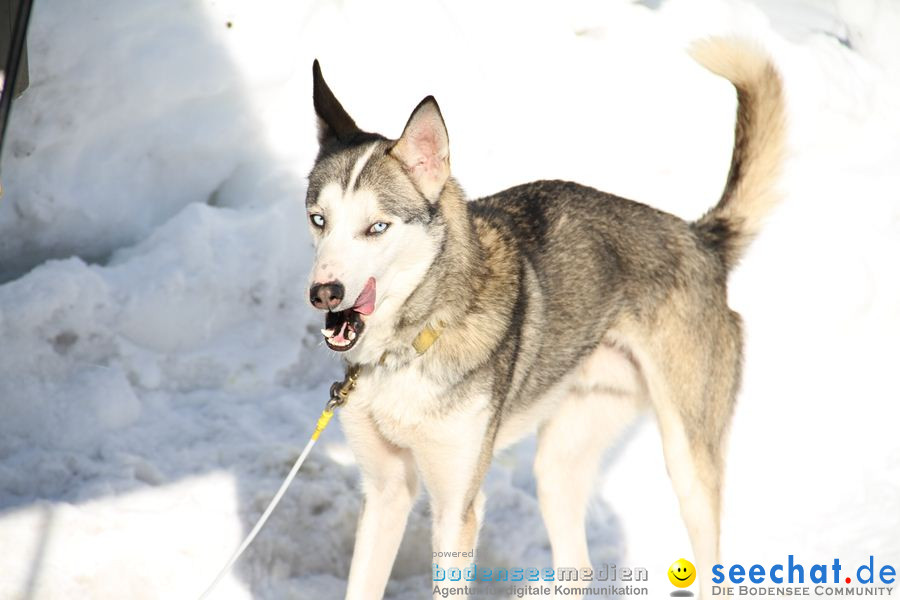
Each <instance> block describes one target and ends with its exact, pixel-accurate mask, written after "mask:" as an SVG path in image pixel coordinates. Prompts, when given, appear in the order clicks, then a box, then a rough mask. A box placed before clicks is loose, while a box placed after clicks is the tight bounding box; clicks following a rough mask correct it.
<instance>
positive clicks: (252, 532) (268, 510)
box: [200, 436, 318, 600]
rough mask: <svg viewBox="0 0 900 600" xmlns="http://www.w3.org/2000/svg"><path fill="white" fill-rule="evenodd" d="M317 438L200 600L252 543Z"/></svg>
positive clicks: (201, 597) (306, 449) (310, 443)
mask: <svg viewBox="0 0 900 600" xmlns="http://www.w3.org/2000/svg"><path fill="white" fill-rule="evenodd" d="M317 439H318V436H316V437H314V438H311V439H310V440H309V442H307V444H306V448H304V449H303V452H302V453H301V454H300V457H299V458H298V459H297V461H296V462H295V463H294V466H293V467H291V472H290V473H288V476H287V477H286V478H285V479H284V481H283V482H282V484H281V487H280V488H278V492H277V493H276V494H275V497H274V498H272V501H271V502H269V506H267V507H266V510H265V511H263V514H262V516H260V517H259V520H258V521H257V522H256V525H254V526H253V529H251V530H250V533H248V534H247V537H246V538H244V541H243V542H242V543H241V545H240V546H239V547H238V549H237V550H235V551H234V554H232V555H231V558H230V559H229V560H228V562H227V563H226V564H225V566H224V567H222V570H221V571H219V574H218V575H216V578H215V579H214V580H213V582H212V583H211V584H209V587H208V588H206V591H205V592H203V594H202V595H201V596H200V600H205V599H206V598H208V597H209V595H210V594H212V593H213V590H215V588H216V586H217V585H219V582H220V581H222V579H223V578H224V577H225V575H227V574H228V572H229V571H231V567H233V566H234V563H236V562H237V560H238V559H239V558H240V557H241V554H243V553H244V550H246V549H247V547H248V546H250V544H251V543H253V539H254V538H255V537H256V534H258V533H259V530H260V529H262V528H263V525H265V524H266V521H268V520H269V515H271V514H272V511H274V510H275V507H276V506H277V505H278V503H279V502H281V497H282V496H284V493H285V492H286V491H287V489H288V486H289V485H291V482H292V481H293V480H294V478H295V477H296V476H297V472H298V471H299V470H300V467H301V466H302V465H303V461H305V460H306V457H307V456H309V452H310V450H312V447H313V446H315V445H316V440H317Z"/></svg>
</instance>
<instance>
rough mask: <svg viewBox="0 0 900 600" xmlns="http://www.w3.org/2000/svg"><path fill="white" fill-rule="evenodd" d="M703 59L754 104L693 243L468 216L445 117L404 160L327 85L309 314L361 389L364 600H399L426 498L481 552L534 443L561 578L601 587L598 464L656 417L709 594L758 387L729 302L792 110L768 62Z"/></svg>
mask: <svg viewBox="0 0 900 600" xmlns="http://www.w3.org/2000/svg"><path fill="white" fill-rule="evenodd" d="M692 54H693V55H694V57H695V58H696V59H697V60H698V61H699V62H700V63H701V64H702V65H704V66H705V67H707V68H708V69H709V70H711V71H713V72H714V73H716V74H718V75H721V76H724V77H725V78H727V79H728V80H730V81H731V82H732V83H733V84H734V86H735V87H736V88H737V92H738V111H737V126H736V131H735V143H734V152H733V157H732V162H731V170H730V173H729V175H728V180H727V183H726V185H725V189H724V192H723V194H722V197H721V199H720V200H719V201H718V203H717V204H716V205H715V206H714V207H713V208H712V209H710V210H709V211H708V212H707V213H706V214H705V215H704V216H702V217H701V218H700V219H699V220H697V221H694V222H685V221H683V220H682V219H680V218H678V217H675V216H673V215H670V214H667V213H664V212H662V211H659V210H656V209H654V208H651V207H649V206H646V205H644V204H640V203H638V202H633V201H631V200H625V199H623V198H619V197H616V196H613V195H611V194H607V193H604V192H600V191H597V190H595V189H592V188H589V187H586V186H583V185H579V184H577V183H571V182H565V181H537V182H534V183H527V184H524V185H520V186H517V187H514V188H511V189H508V190H505V191H502V192H499V193H497V194H495V195H493V196H490V197H487V198H482V199H480V200H475V201H471V202H469V201H467V200H466V198H465V196H464V194H463V191H462V189H461V188H460V186H459V184H458V183H457V182H456V180H455V179H454V178H453V176H452V175H451V173H450V152H449V145H448V136H447V130H446V128H445V125H444V120H443V118H442V116H441V112H440V110H439V108H438V105H437V102H435V100H434V98H432V97H430V96H429V97H428V98H425V99H424V100H422V102H421V103H419V105H418V106H417V107H416V108H415V110H413V112H412V115H411V116H410V118H409V121H408V122H407V124H406V127H405V129H404V130H403V133H402V135H401V136H400V138H399V139H388V138H386V137H384V136H381V135H378V134H374V133H367V132H365V131H362V130H360V129H359V128H358V127H357V126H356V124H355V123H354V121H353V119H352V118H351V117H350V116H349V115H348V114H347V112H346V111H345V110H344V108H343V107H342V106H341V104H340V103H339V102H338V101H337V99H336V98H335V96H334V94H333V93H332V92H331V90H330V89H329V88H328V86H327V85H326V83H325V81H324V79H323V78H322V72H321V70H320V68H319V65H318V62H316V63H314V64H313V78H314V89H313V101H314V105H315V111H316V114H317V116H318V121H319V144H320V150H319V154H318V157H317V159H316V162H315V165H314V166H313V169H312V171H311V173H310V175H309V188H308V193H307V199H306V206H307V211H308V216H309V224H310V229H311V231H312V237H313V240H314V243H315V247H316V257H315V264H314V266H313V267H312V273H311V275H310V288H309V299H310V302H311V303H312V305H313V306H314V307H315V308H317V309H321V310H323V311H325V323H324V325H325V327H324V329H323V330H322V333H323V335H324V338H325V344H326V345H327V346H328V348H330V349H331V350H333V351H335V352H340V353H342V355H343V357H344V359H345V360H346V362H347V363H348V364H350V365H357V366H358V368H359V375H358V383H357V387H356V390H355V392H354V393H353V394H352V395H351V397H350V399H349V401H348V403H347V405H346V407H345V408H344V409H343V410H342V413H341V422H342V425H343V428H344V431H345V433H346V436H347V440H348V443H349V444H350V446H351V449H352V451H353V453H354V455H355V456H356V460H357V462H358V464H359V468H360V470H361V473H362V488H363V492H364V496H365V503H364V506H363V509H362V514H361V515H360V519H359V524H358V528H357V533H356V545H355V549H354V551H353V560H352V565H351V568H350V576H349V583H348V588H347V595H346V597H347V598H349V599H353V600H362V599H371V598H380V597H381V596H382V595H383V591H384V587H385V585H386V583H387V581H388V577H389V575H390V572H391V566H392V564H393V562H394V558H395V556H396V553H397V549H398V546H399V544H400V540H401V537H402V535H403V530H404V528H405V525H406V520H407V516H408V513H409V510H410V508H411V506H412V504H413V502H414V499H415V498H416V495H417V493H418V491H419V487H420V481H421V482H422V483H424V486H425V488H426V489H427V491H428V494H429V497H430V501H431V513H432V516H433V528H432V535H433V540H432V541H433V549H434V550H435V551H436V552H444V553H453V552H458V553H462V552H468V551H470V550H472V549H473V548H474V547H475V545H476V537H477V534H478V529H479V524H480V521H481V517H482V514H483V505H484V497H483V493H482V492H481V484H482V480H483V478H484V476H485V473H486V472H487V470H488V467H489V465H490V463H491V458H492V457H493V455H494V454H495V453H496V452H497V451H498V450H500V449H502V448H504V447H506V446H509V445H510V444H512V443H514V442H516V441H517V440H519V439H521V438H522V437H523V436H525V435H527V434H528V433H529V432H531V431H534V430H536V431H537V435H538V441H537V453H536V457H535V462H534V471H535V475H536V479H537V493H538V500H539V502H540V507H541V512H542V514H543V518H544V522H545V524H546V528H547V534H548V536H549V539H550V544H551V546H552V550H553V563H554V566H555V567H557V568H560V567H565V568H579V569H580V568H582V567H589V566H590V565H591V561H590V557H589V555H588V547H587V542H586V537H585V527H584V525H585V524H584V521H585V511H586V505H587V502H588V496H589V492H590V490H591V484H592V480H593V478H594V475H595V472H596V470H597V465H598V462H599V458H600V457H601V455H602V454H603V452H604V451H605V450H606V449H607V448H608V447H609V446H610V445H611V444H612V443H614V442H615V441H616V439H617V436H618V435H619V434H620V433H621V432H622V430H623V428H624V427H625V426H626V425H627V424H628V423H629V422H630V421H631V420H632V419H633V418H634V417H635V416H636V415H638V414H639V413H640V412H641V411H643V410H645V409H650V410H652V411H653V413H655V416H656V419H657V421H658V424H659V428H660V433H661V435H662V441H663V447H664V450H665V461H666V465H667V467H668V472H669V476H670V478H671V480H672V484H673V486H674V489H675V492H676V495H677V497H678V499H679V502H680V507H681V514H682V517H683V519H684V522H685V524H686V526H687V530H688V533H689V535H690V539H691V544H692V547H693V552H694V557H695V562H696V564H697V571H698V576H699V578H700V579H701V586H705V585H708V583H709V582H708V580H707V577H708V575H709V574H710V571H711V568H712V565H714V564H715V563H716V562H717V561H718V549H719V513H720V502H721V500H720V498H721V489H722V480H723V464H724V458H723V452H724V449H725V446H726V435H727V432H728V428H729V421H730V419H731V415H732V412H733V407H734V402H735V395H736V393H737V391H738V387H739V383H740V372H741V351H742V350H741V348H742V334H741V319H740V317H739V316H738V315H737V314H736V313H735V312H734V311H732V310H731V309H729V307H728V303H727V300H726V283H727V279H728V272H729V270H730V269H731V268H732V267H734V266H735V264H736V263H737V262H738V260H739V259H740V257H741V255H742V253H743V252H744V251H745V249H746V248H747V245H748V244H749V243H750V241H751V240H752V238H753V237H754V235H756V233H757V232H758V231H759V229H760V226H761V223H762V220H763V218H764V216H765V215H766V214H767V213H768V212H769V210H770V209H771V208H772V207H773V205H774V204H775V203H776V201H777V200H778V194H777V191H776V189H775V183H776V176H777V172H778V168H779V167H780V164H781V162H782V155H783V145H784V137H785V134H784V115H785V105H784V99H783V93H782V84H781V79H780V77H779V75H778V73H777V72H776V70H775V68H774V67H773V65H772V63H771V61H770V60H769V58H768V57H767V56H766V55H765V54H764V53H763V52H761V51H760V50H759V49H758V48H757V47H755V46H754V45H752V44H750V43H747V42H742V41H740V40H732V39H724V38H720V39H711V40H707V41H704V42H702V43H699V44H697V45H695V46H694V47H693V49H692ZM470 562H471V559H470V558H462V557H460V558H455V557H451V558H447V559H439V560H438V563H437V564H438V566H439V568H443V569H449V568H452V567H457V568H460V567H465V566H467V565H468V564H469V563H470ZM701 589H702V590H703V593H704V594H706V593H708V590H706V589H704V588H703V587H701Z"/></svg>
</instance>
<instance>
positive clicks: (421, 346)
mask: <svg viewBox="0 0 900 600" xmlns="http://www.w3.org/2000/svg"><path fill="white" fill-rule="evenodd" d="M446 326H447V324H446V323H444V321H438V322H437V325H435V326H431V325H426V326H425V328H424V329H422V331H420V332H419V333H418V335H416V337H415V339H413V341H412V344H410V345H411V346H412V347H413V349H414V350H415V351H416V354H417V355H419V356H422V355H423V354H425V353H426V352H428V349H429V348H431V346H433V345H434V343H435V342H436V341H437V339H438V338H439V337H441V334H442V333H443V332H444V328H445V327H446ZM389 353H390V352H389V351H387V350H385V351H384V353H383V354H382V355H381V358H380V359H378V364H379V365H384V364H386V363H387V358H388V354H389Z"/></svg>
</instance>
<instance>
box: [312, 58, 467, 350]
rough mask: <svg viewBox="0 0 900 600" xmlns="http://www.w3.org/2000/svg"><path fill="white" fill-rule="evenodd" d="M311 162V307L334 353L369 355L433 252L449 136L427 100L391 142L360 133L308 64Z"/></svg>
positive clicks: (439, 228) (446, 172)
mask: <svg viewBox="0 0 900 600" xmlns="http://www.w3.org/2000/svg"><path fill="white" fill-rule="evenodd" d="M313 104H314V106H315V111H316V115H317V117H318V122H319V155H318V157H317V159H316V163H315V165H314V166H313V169H312V171H311V172H310V174H309V188H308V192H307V197H306V209H307V216H308V218H309V227H310V230H311V232H312V238H313V241H314V243H315V247H316V258H315V263H314V264H313V267H312V272H311V273H310V278H309V301H310V303H311V304H312V305H313V307H315V308H317V309H319V310H322V311H325V327H324V328H323V329H322V334H323V336H324V337H325V343H326V344H327V346H328V347H329V348H330V349H332V350H335V351H338V352H347V351H350V350H351V349H355V351H354V353H357V352H359V351H361V350H362V349H363V348H364V347H366V346H369V349H371V350H372V352H367V353H366V354H367V355H370V354H372V353H374V352H378V351H379V350H378V348H377V346H379V345H380V344H379V343H378V341H377V340H378V337H379V331H378V330H379V329H380V330H381V333H380V336H381V337H386V336H388V335H389V334H390V332H389V331H387V330H388V329H391V328H392V324H393V322H394V320H395V318H396V316H397V314H398V311H399V309H400V307H401V306H402V305H403V303H404V302H405V301H406V300H407V299H408V298H409V296H410V294H412V292H413V291H414V290H415V289H416V287H417V286H418V285H419V283H420V281H421V279H422V277H423V276H424V274H425V272H426V271H427V270H428V267H429V266H430V265H431V263H432V262H433V261H434V258H435V256H436V255H437V253H438V252H439V250H440V246H441V242H442V240H443V237H444V227H443V225H442V223H441V222H440V221H441V219H439V218H436V217H437V216H438V213H439V208H438V201H439V199H440V196H441V192H442V190H443V189H444V187H445V186H446V184H447V181H448V179H449V177H450V155H449V142H448V137H447V129H446V127H445V126H444V121H443V118H442V117H441V112H440V109H439V108H438V105H437V102H435V100H434V98H432V97H430V96H429V97H428V98H425V99H424V100H423V101H422V102H421V103H419V105H418V106H417V107H416V108H415V110H413V112H412V115H411V116H410V118H409V121H408V122H407V124H406V127H405V129H404V130H403V134H402V135H401V136H400V138H399V139H397V140H390V139H387V138H385V137H384V136H381V135H379V134H374V133H367V132H364V131H362V130H360V129H359V128H358V127H357V126H356V123H355V122H354V121H353V119H352V118H351V117H350V115H348V114H347V112H346V111H345V110H344V108H343V107H342V106H341V104H340V103H339V102H338V100H337V98H335V96H334V94H333V93H332V91H331V90H330V89H329V88H328V85H327V84H326V83H325V80H324V79H323V77H322V71H321V69H320V68H319V64H318V61H316V62H314V63H313Z"/></svg>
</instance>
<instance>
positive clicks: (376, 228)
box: [367, 221, 391, 235]
mask: <svg viewBox="0 0 900 600" xmlns="http://www.w3.org/2000/svg"><path fill="white" fill-rule="evenodd" d="M390 226H391V224H390V223H385V222H384V221H378V222H377V223H373V224H372V226H371V227H369V231H368V232H367V233H368V234H369V235H379V234H381V233H384V232H385V231H387V228H388V227H390Z"/></svg>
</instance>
